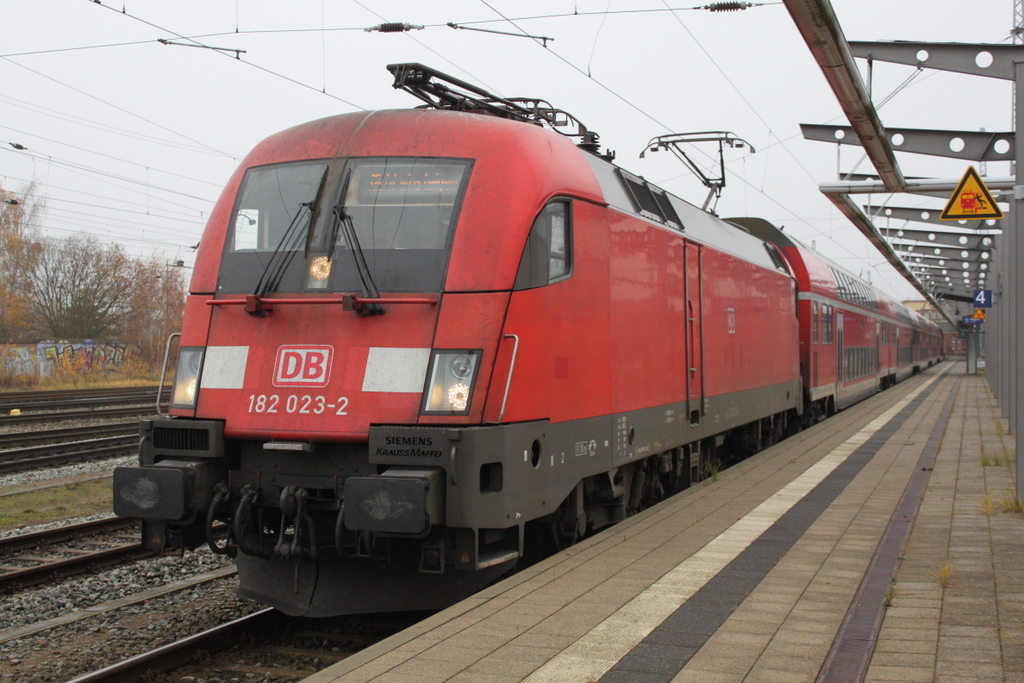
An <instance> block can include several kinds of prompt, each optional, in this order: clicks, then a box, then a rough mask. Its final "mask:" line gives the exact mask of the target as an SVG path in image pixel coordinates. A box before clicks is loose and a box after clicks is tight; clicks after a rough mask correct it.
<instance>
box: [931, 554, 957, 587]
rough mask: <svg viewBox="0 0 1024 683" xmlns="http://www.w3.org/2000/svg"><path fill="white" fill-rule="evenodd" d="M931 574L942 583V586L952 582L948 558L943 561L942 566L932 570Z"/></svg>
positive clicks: (951, 569) (951, 571) (951, 570)
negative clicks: (934, 570)
mask: <svg viewBox="0 0 1024 683" xmlns="http://www.w3.org/2000/svg"><path fill="white" fill-rule="evenodd" d="M932 576H934V577H935V578H936V579H938V580H939V583H940V584H942V587H943V588H945V587H947V586H948V585H949V584H950V583H952V581H953V568H952V567H950V566H949V560H946V561H945V562H943V563H942V566H941V567H939V570H938V571H936V572H932Z"/></svg>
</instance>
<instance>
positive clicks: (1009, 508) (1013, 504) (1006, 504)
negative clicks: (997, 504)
mask: <svg viewBox="0 0 1024 683" xmlns="http://www.w3.org/2000/svg"><path fill="white" fill-rule="evenodd" d="M1002 504H1003V512H1024V500H1021V499H1020V498H1018V497H1017V492H1016V491H1014V490H1013V489H1006V490H1005V491H1003V500H1002Z"/></svg>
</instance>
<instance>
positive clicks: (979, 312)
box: [973, 308, 985, 320]
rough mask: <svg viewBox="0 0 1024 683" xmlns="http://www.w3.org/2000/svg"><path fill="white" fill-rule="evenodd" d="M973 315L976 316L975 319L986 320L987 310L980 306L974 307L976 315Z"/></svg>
mask: <svg viewBox="0 0 1024 683" xmlns="http://www.w3.org/2000/svg"><path fill="white" fill-rule="evenodd" d="M973 317H974V319H975V320H984V319H985V311H983V310H982V309H980V308H976V309H974V316H973Z"/></svg>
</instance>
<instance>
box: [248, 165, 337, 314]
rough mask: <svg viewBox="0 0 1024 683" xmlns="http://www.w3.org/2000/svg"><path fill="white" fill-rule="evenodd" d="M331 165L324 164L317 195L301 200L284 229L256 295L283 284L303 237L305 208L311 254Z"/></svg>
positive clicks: (306, 240)
mask: <svg viewBox="0 0 1024 683" xmlns="http://www.w3.org/2000/svg"><path fill="white" fill-rule="evenodd" d="M329 168H330V167H328V166H324V172H323V174H322V175H321V176H320V184H319V186H318V187H317V191H316V195H315V196H314V197H313V200H312V201H309V202H300V203H299V207H298V208H297V209H296V210H295V213H294V214H293V215H292V220H291V222H290V223H289V224H288V228H287V229H286V230H285V231H284V234H283V235H282V236H281V241H280V242H278V244H277V248H276V249H274V253H272V254H271V255H270V260H269V261H267V265H266V267H265V268H264V269H263V273H262V274H261V275H260V279H259V281H258V282H257V283H256V288H255V289H254V290H253V294H254V295H255V296H256V297H261V296H263V295H264V294H266V293H267V292H273V291H275V290H276V289H277V287H278V285H280V284H281V279H282V278H283V277H284V274H285V273H286V272H287V270H288V266H289V265H290V264H291V262H292V259H294V258H295V254H296V253H297V252H296V249H297V248H298V246H299V239H300V237H301V231H300V230H299V229H298V228H299V226H300V225H301V224H302V222H301V221H300V220H299V218H300V217H301V216H302V214H303V210H304V209H306V210H308V211H309V223H308V224H307V226H306V235H305V240H304V241H305V243H306V250H305V255H306V256H307V257H308V256H309V241H310V238H311V235H312V232H313V225H314V223H315V222H316V221H314V220H313V219H314V211H315V209H316V206H317V203H318V202H319V201H320V194H321V193H322V192H323V190H324V182H325V181H326V180H327V172H328V170H329Z"/></svg>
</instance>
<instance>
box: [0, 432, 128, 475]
mask: <svg viewBox="0 0 1024 683" xmlns="http://www.w3.org/2000/svg"><path fill="white" fill-rule="evenodd" d="M62 449H63V452H61V453H54V451H57V450H62ZM69 449H70V450H69ZM137 449H138V437H137V436H135V435H128V436H112V437H110V438H107V439H90V440H88V441H79V442H74V443H64V444H56V445H54V444H51V445H49V446H33V447H31V448H15V449H11V450H7V451H0V472H15V471H19V470H24V469H29V468H33V467H44V466H46V465H62V464H64V463H69V462H80V461H82V460H95V459H97V458H108V457H115V456H119V455H130V454H132V453H135V452H136V451H137Z"/></svg>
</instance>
